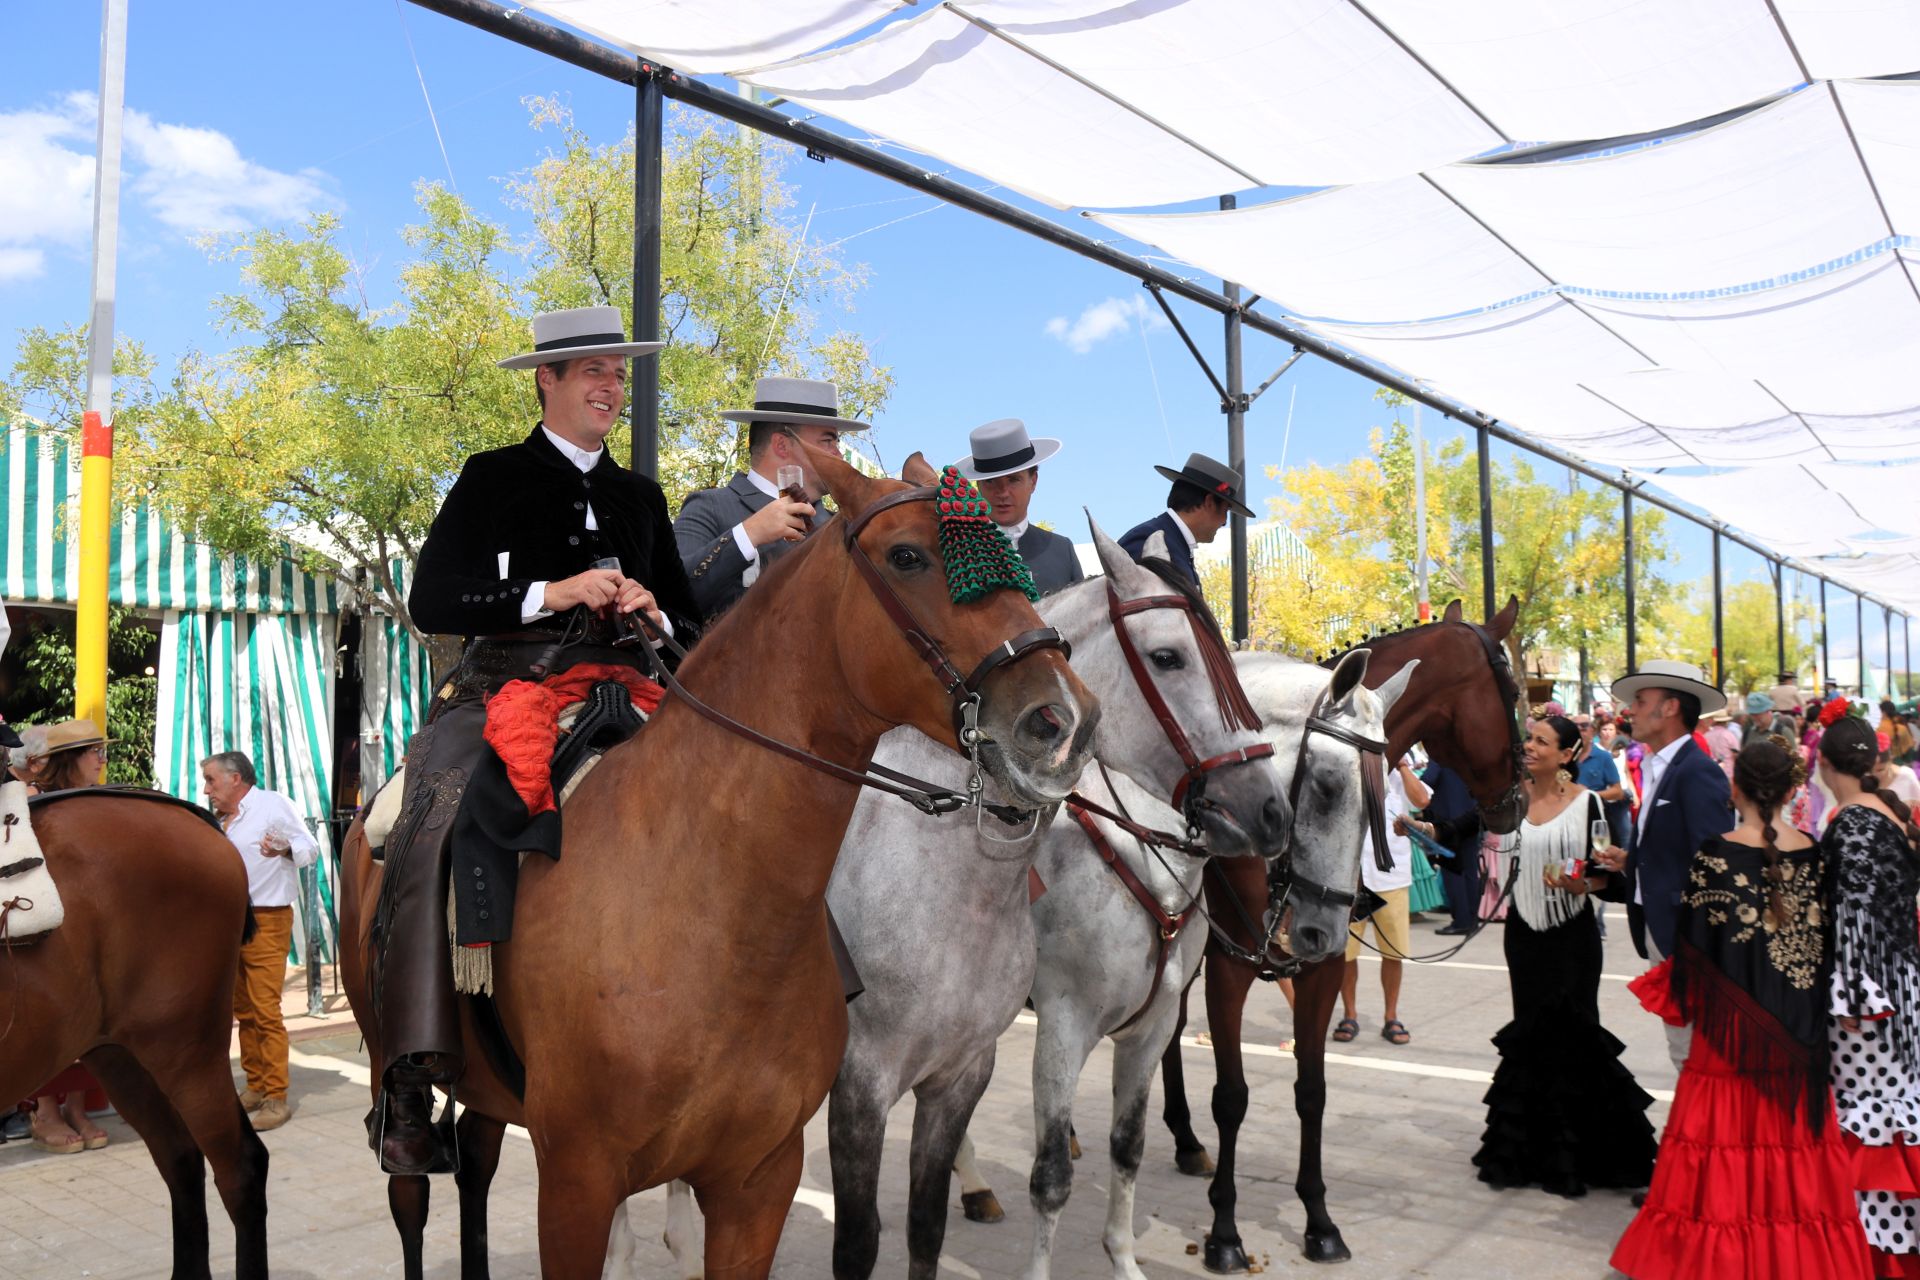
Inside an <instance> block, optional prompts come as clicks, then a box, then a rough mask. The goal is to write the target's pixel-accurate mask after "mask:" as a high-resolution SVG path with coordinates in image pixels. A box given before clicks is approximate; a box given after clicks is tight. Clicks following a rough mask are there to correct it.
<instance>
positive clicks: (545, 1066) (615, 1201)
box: [341, 453, 1098, 1280]
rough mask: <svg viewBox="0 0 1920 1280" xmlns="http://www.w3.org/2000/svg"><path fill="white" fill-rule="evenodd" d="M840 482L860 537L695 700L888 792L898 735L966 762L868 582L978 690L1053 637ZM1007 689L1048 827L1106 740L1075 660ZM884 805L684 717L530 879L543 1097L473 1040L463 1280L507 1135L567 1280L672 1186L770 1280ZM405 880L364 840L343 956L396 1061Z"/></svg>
mask: <svg viewBox="0 0 1920 1280" xmlns="http://www.w3.org/2000/svg"><path fill="white" fill-rule="evenodd" d="M814 463H815V466H816V467H817V469H818V470H819V472H820V474H821V476H822V477H823V478H824V479H825V480H826V482H827V486H828V488H829V489H830V490H831V491H832V493H833V495H834V497H835V499H836V501H837V502H838V504H839V508H840V520H839V521H838V522H836V523H835V524H834V525H831V526H829V527H828V528H827V529H826V530H824V531H823V532H822V533H821V534H819V535H817V536H815V537H813V538H811V539H809V540H808V541H807V543H806V544H804V545H803V546H802V547H800V548H799V549H798V550H796V551H794V552H793V553H792V554H790V555H787V556H785V557H783V558H782V559H781V561H780V562H779V563H778V564H777V565H776V566H775V567H774V568H773V569H772V570H771V571H770V572H769V573H768V574H767V576H766V578H765V580H764V581H762V582H760V583H759V584H758V585H757V586H756V587H755V588H754V589H753V591H751V592H750V593H748V595H747V596H746V598H745V599H744V600H743V601H742V602H741V603H740V604H739V605H738V606H736V607H735V608H734V609H733V610H732V611H731V612H730V613H729V614H728V615H727V616H726V617H725V618H724V619H722V620H721V621H720V622H719V623H718V624H717V625H715V627H714V628H713V629H712V631H711V632H710V633H709V634H708V635H707V636H706V638H705V639H704V640H702V641H701V643H700V645H699V647H698V648H697V649H696V650H695V651H694V653H693V654H692V655H691V656H690V657H689V658H688V659H687V661H686V663H685V664H684V666H683V667H682V668H681V671H680V678H681V680H682V681H683V683H684V684H685V686H686V688H687V689H688V690H689V691H690V692H691V693H692V694H694V695H695V696H697V697H699V698H700V699H703V700H704V701H705V702H707V703H708V704H709V705H711V706H712V707H714V708H716V709H718V710H719V711H721V712H724V713H725V714H727V715H729V716H732V717H734V718H735V719H737V720H739V721H742V722H745V723H746V724H748V725H751V726H752V727H753V728H754V729H757V730H759V731H760V732H761V733H764V734H767V735H770V736H771V737H773V738H776V739H778V740H780V741H781V742H784V743H789V744H793V745H795V746H798V747H801V748H803V749H805V750H806V751H809V752H812V753H814V754H815V755H817V756H823V757H825V758H827V759H829V760H832V761H836V762H838V763H840V764H843V765H847V766H851V767H856V768H858V767H864V766H865V765H866V763H867V761H868V760H869V758H870V757H871V755H872V752H873V749H874V745H875V743H876V742H878V740H879V738H880V735H881V734H882V733H884V732H885V731H886V730H887V729H889V728H892V727H893V726H895V725H900V724H911V725H914V726H915V727H916V728H918V729H920V731H921V732H923V733H925V734H927V735H929V736H931V737H934V738H936V739H938V740H941V741H947V742H953V741H955V726H954V707H953V704H952V703H951V702H950V701H949V698H948V694H947V692H946V690H945V689H944V688H943V687H942V684H941V683H940V682H939V681H936V680H935V679H933V678H931V677H930V675H929V671H928V663H927V662H926V661H925V654H924V653H923V649H924V646H923V645H918V644H910V643H909V641H908V639H907V638H906V636H905V635H904V634H903V632H902V629H901V627H900V626H899V625H898V624H897V622H896V620H895V619H894V617H892V616H890V614H889V613H888V612H887V611H886V609H885V608H883V606H882V604H881V598H882V595H881V588H880V587H879V586H877V585H876V583H875V581H873V580H870V579H868V578H866V577H864V576H863V572H864V571H863V570H862V569H861V568H860V567H859V565H858V564H857V562H856V559H855V557H856V556H864V557H866V559H867V561H868V563H869V564H870V565H871V566H872V567H873V568H874V570H875V573H876V574H877V577H878V581H879V582H881V583H884V584H885V586H886V587H888V588H890V589H891V591H892V592H894V593H897V595H898V598H899V600H900V601H901V602H903V603H904V604H905V606H906V608H907V609H908V610H909V611H910V612H911V613H912V614H913V615H914V617H915V618H916V619H917V620H918V622H919V623H920V624H922V626H923V627H924V631H925V633H926V635H927V636H928V637H930V638H931V639H932V640H934V641H935V642H937V645H938V646H939V648H941V649H944V651H945V654H946V656H947V657H948V658H950V659H951V661H952V664H953V666H954V667H955V668H957V670H958V671H960V672H966V671H971V670H973V669H974V668H975V667H976V665H978V664H980V663H981V662H982V660H983V659H985V658H986V657H987V655H988V654H989V653H990V652H992V651H994V650H996V649H1003V648H1004V647H1005V646H1006V642H1008V641H1009V640H1011V639H1013V638H1015V637H1020V636H1023V635H1024V634H1025V633H1027V632H1030V631H1033V630H1034V629H1036V628H1039V627H1040V626H1041V625H1042V624H1041V622H1040V619H1039V615H1037V614H1036V613H1035V612H1034V611H1033V608H1032V606H1031V605H1029V604H1028V603H1027V601H1026V599H1025V598H1024V597H1023V596H1021V595H1020V594H1019V593H1017V592H1014V591H1004V590H1003V591H995V592H992V593H991V594H989V595H987V596H985V597H983V598H981V599H978V600H976V601H974V602H973V603H970V604H965V605H956V604H955V603H954V602H953V599H952V597H951V595H950V593H949V587H948V584H947V581H946V578H945V575H944V573H943V569H944V562H943V561H942V558H941V550H940V547H941V543H940V540H939V537H938V536H937V532H936V525H935V512H934V504H933V503H932V502H931V501H920V500H902V499H901V497H900V495H901V494H902V493H903V492H906V491H908V489H909V486H907V485H905V484H903V483H901V482H900V481H895V480H875V479H870V478H868V477H865V476H862V475H860V474H859V473H858V472H856V471H854V470H853V469H852V468H851V467H848V466H847V465H845V464H844V463H842V462H841V461H840V460H839V459H838V458H837V457H832V456H829V455H826V454H821V453H815V454H814ZM912 492H913V493H915V494H916V495H917V496H918V497H919V498H929V497H931V494H930V493H929V492H928V491H925V490H914V491H912ZM842 522H845V523H842ZM863 524H864V530H863V531H862V526H863ZM847 529H852V530H855V531H856V535H855V536H856V540H855V541H853V542H852V543H851V544H850V543H849V540H848V539H847V538H846V537H843V532H844V531H845V530H847ZM982 690H983V701H982V704H981V707H980V720H979V723H980V728H981V729H982V731H983V732H984V733H985V734H986V736H987V738H988V739H990V742H989V744H988V746H987V748H986V749H985V750H984V751H983V752H982V757H981V758H982V763H983V764H984V765H985V766H986V767H987V768H988V769H989V770H990V771H991V772H992V773H993V774H994V776H995V777H996V779H997V780H999V781H1000V782H1001V783H1002V784H1003V785H1004V786H1005V787H1006V788H1007V789H1008V790H1009V791H1010V792H1011V793H1012V794H1013V795H1015V796H1017V797H1019V798H1021V800H1022V801H1023V802H1025V803H1029V804H1032V805H1034V806H1036V807H1038V806H1040V805H1043V804H1046V803H1050V802H1052V801H1056V800H1058V799H1060V798H1062V797H1064V796H1065V795H1066V793H1067V792H1068V791H1069V790H1070V789H1071V788H1072V785H1073V783H1074V780H1075V779H1076V778H1077V777H1078V775H1079V772H1080V769H1081V768H1082V766H1083V765H1084V764H1085V763H1086V760H1087V758H1088V755H1089V753H1090V750H1091V744H1092V738H1093V732H1092V731H1093V726H1094V723H1095V720H1096V718H1097V716H1098V708H1097V704H1096V703H1095V702H1094V700H1093V698H1092V696H1091V695H1090V694H1089V693H1088V692H1087V690H1086V688H1085V687H1084V686H1083V685H1081V683H1080V682H1079V681H1078V680H1077V679H1076V678H1075V677H1074V675H1073V673H1072V671H1071V670H1070V669H1069V668H1068V666H1067V663H1066V658H1065V655H1064V654H1062V653H1061V652H1060V651H1059V650H1058V649H1037V650H1033V651H1031V652H1029V653H1028V654H1027V656H1025V657H1022V658H1019V659H1018V660H1015V661H1011V662H1008V663H1006V664H1005V665H1002V666H1000V667H998V668H997V669H996V670H994V672H993V673H992V674H991V675H990V676H988V677H987V678H986V681H985V684H984V685H983V686H982ZM858 793H859V788H858V787H857V786H855V785H853V784H851V783H847V782H842V781H838V780H835V779H833V778H831V777H829V776H826V775H823V774H822V773H819V772H816V771H815V770H813V769H811V768H808V767H806V766H805V765H803V764H800V763H798V762H795V761H793V760H790V759H788V758H786V757H784V756H781V755H778V754H775V753H774V752H773V751H771V750H769V749H767V748H765V747H763V746H759V745H754V744H752V743H749V742H747V741H744V740H743V739H742V738H740V737H739V736H736V735H734V734H732V733H730V732H728V731H727V730H725V729H723V728H721V727H719V726H717V725H715V724H714V723H712V722H711V721H709V720H707V719H704V718H702V716H701V715H699V714H698V713H697V712H695V711H694V710H693V709H692V708H690V707H689V706H688V704H687V703H686V702H685V701H684V700H682V699H681V698H679V697H678V696H669V697H668V698H667V700H666V702H665V703H664V704H663V705H662V706H661V708H660V710H659V711H658V713H657V714H656V715H655V716H654V718H653V721H652V723H650V724H649V725H648V726H647V728H646V729H645V730H644V731H642V732H641V733H640V734H639V735H638V736H637V737H635V738H633V739H632V740H631V741H629V742H627V743H625V744H623V745H622V746H620V747H617V748H615V749H614V750H613V751H611V752H609V753H608V754H607V756H606V758H605V760H604V761H603V762H602V763H601V765H600V767H599V768H598V769H596V770H595V771H594V772H593V773H592V774H591V775H590V776H589V777H588V778H587V780H586V782H585V783H584V784H582V786H581V787H580V788H579V790H578V792H577V793H576V794H575V795H574V796H573V797H572V799H571V800H570V801H569V803H568V808H567V818H566V834H565V839H564V846H563V853H562V856H561V857H560V859H559V860H558V861H557V862H552V861H548V860H546V859H544V858H533V859H530V860H528V862H527V863H526V865H525V867H524V868H523V869H522V872H521V878H520V887H519V894H518V904H517V907H516V910H515V915H514V934H513V938H512V940H511V941H510V942H507V943H504V944H502V945H499V946H496V947H495V948H494V949H493V950H494V961H493V963H494V982H495V992H496V995H495V1000H496V1004H497V1007H498V1012H499V1015H500V1018H501V1021H502V1023H503V1025H504V1027H505V1030H506V1032H507V1035H508V1037H509V1039H510V1040H511V1043H512V1045H513V1047H514V1049H515V1050H516V1051H517V1052H518V1053H519V1055H520V1057H521V1058H522V1059H523V1060H524V1062H525V1066H526V1091H525V1096H524V1097H516V1096H515V1095H514V1093H513V1092H512V1090H511V1089H509V1088H508V1087H507V1086H506V1085H505V1084H504V1083H503V1082H502V1081H501V1079H500V1077H499V1076H498V1074H497V1073H496V1072H495V1071H493V1070H492V1069H491V1068H490V1067H489V1065H488V1058H487V1056H486V1054H485V1052H484V1051H483V1049H482V1047H481V1045H480V1043H479V1042H477V1041H476V1040H475V1038H474V1035H473V1025H472V1020H471V1010H469V1011H468V1013H467V1015H466V1016H465V1020H466V1022H467V1026H466V1028H465V1030H466V1041H467V1053H466V1073H465V1076H464V1078H463V1079H462V1080H460V1081H459V1082H458V1085H457V1093H458V1095H459V1097H460V1098H461V1100H462V1101H463V1102H464V1103H465V1104H466V1106H467V1111H466V1114H465V1116H464V1117H463V1118H462V1119H461V1122H460V1130H459V1132H460V1155H461V1171H460V1173H459V1175H458V1186H459V1188H460V1200H461V1210H462V1213H461V1218H462V1233H461V1244H462V1248H461V1252H462V1274H463V1275H464V1276H467V1277H475V1276H484V1275H485V1274H486V1259H485V1247H486V1244H485V1217H484V1213H485V1196H486V1184H487V1182H488V1180H489V1179H490V1178H491V1176H492V1173H493V1169H494V1167H495V1165H496V1163H497V1161H498V1157H499V1147H500V1135H501V1131H502V1126H503V1125H504V1124H507V1123H516V1124H523V1125H525V1126H526V1127H527V1129H528V1131H529V1132H530V1134H531V1136H532V1139H533V1146H534V1154H535V1158H536V1160H537V1161H538V1164H539V1169H540V1199H539V1230H540V1261H541V1272H542V1274H543V1275H545V1276H547V1277H549V1280H598V1277H599V1276H600V1274H601V1268H602V1264H603V1261H604V1258H605V1254H606V1249H607V1239H608V1228H609V1226H610V1224H611V1222H612V1220H613V1215H614V1210H615V1209H616V1208H617V1207H618V1206H619V1205H620V1203H621V1202H622V1201H623V1200H625V1199H626V1197H627V1196H629V1195H631V1194H633V1193H634V1192H637V1191H640V1190H642V1189H644V1188H647V1187H650V1186H655V1185H658V1184H660V1183H663V1182H666V1181H668V1180H669V1179H673V1178H680V1179H683V1180H684V1181H686V1182H688V1183H690V1184H691V1185H692V1187H693V1189H694V1192H695V1194H696V1196H697V1197H698V1198H699V1203H700V1208H701V1210H702V1211H703V1213H704V1214H705V1217H706V1224H707V1240H706V1274H707V1275H708V1277H710V1280H750V1278H759V1277H764V1276H766V1275H767V1274H768V1271H769V1270H770V1268H771V1267H772V1265H773V1256H774V1251H775V1248H776V1247H777V1246H778V1244H779V1241H780V1233H781V1229H782V1227H783V1226H784V1224H785V1222H786V1217H787V1211H788V1207H789V1205H790V1204H791V1202H792V1200H793V1193H794V1189H795V1188H796V1187H797V1186H798V1185H799V1181H800V1169H801V1156H802V1142H803V1128H804V1126H805V1124H806V1122H807V1120H808V1118H809V1117H810V1116H812V1115H813V1113H814V1112H815V1111H816V1110H817V1109H818V1108H819V1106H820V1104H821V1102H822V1101H823V1100H824V1099H825V1097H826V1095H827V1091H828V1089H829V1088H830V1087H831V1086H832V1084H833V1078H834V1074H835V1072H836V1071H837V1070H838V1069H839V1066H840V1059H841V1055H842V1052H843V1050H844V1046H845V1041H846V1034H847V1015H846V1007H845V1003H844V1000H843V997H842V994H841V985H840V980H839V977H838V975H837V973H836V971H835V967H834V962H833V958H832V955H831V953H830V951H829V947H828V942H827V917H826V909H825V898H826V889H827V881H828V878H829V876H830V875H831V873H832V870H833V862H834V857H835V855H836V853H837V852H838V851H839V847H840V842H841V838H842V835H843V833H844V831H845V829H846V826H847V822H848V819H849V818H850V817H851V815H852V813H853V806H854V801H855V800H856V798H857V797H858ZM380 875H381V869H380V867H378V866H376V865H375V864H373V863H372V861H371V860H370V859H369V857H368V853H367V848H366V843H365V840H364V837H363V835H362V833H361V831H360V829H359V827H358V825H357V824H356V827H355V828H354V830H353V832H351V833H350V834H349V837H348V844H347V850H346V858H345V866H344V879H345V886H344V893H343V895H342V907H341V929H342V933H343V936H346V937H348V938H351V939H354V940H355V941H356V942H358V943H359V944H360V945H358V946H348V947H347V948H345V950H344V957H345V961H346V963H345V965H344V968H345V970H346V981H347V990H348V994H349V997H350V998H351V1000H352V1002H353V1006H354V1009H355V1010H356V1012H357V1013H359V1015H360V1020H361V1026H362V1028H363V1029H364V1030H365V1031H366V1034H367V1040H368V1046H369V1050H370V1051H371V1052H372V1054H373V1059H374V1061H376V1062H377V1061H379V1060H380V1050H379V1034H380V1030H379V1026H378V1023H377V1021H376V1020H375V1019H374V1018H372V1017H371V1016H369V1014H370V1010H371V1007H372V1006H371V1003H370V1001H369V999H368V996H369V991H368V987H367V975H366V972H365V970H364V967H363V966H364V959H365V956H366V950H365V948H366V942H367V937H368V929H369V927H370V919H369V917H370V914H371V909H372V906H373V904H374V903H375V902H376V901H377V898H378V894H379V884H380ZM425 1183H426V1179H425V1178H417V1179H416V1178H395V1179H393V1180H392V1181H391V1182H390V1183H389V1195H390V1199H391V1201H392V1203H393V1206H394V1211H395V1220H396V1222H397V1223H398V1225H399V1226H400V1229H401V1233H402V1236H403V1240H405V1242H406V1248H407V1251H408V1256H407V1259H406V1263H407V1268H408V1271H407V1274H408V1275H409V1276H417V1275H418V1274H419V1256H418V1238H419V1237H418V1230H419V1225H420V1224H422V1223H424V1219H425V1212H426V1188H425Z"/></svg>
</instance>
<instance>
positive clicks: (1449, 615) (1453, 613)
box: [1440, 596, 1462, 622]
mask: <svg viewBox="0 0 1920 1280" xmlns="http://www.w3.org/2000/svg"><path fill="white" fill-rule="evenodd" d="M1461 616H1462V615H1461V613H1460V598H1459V597H1458V596H1455V597H1454V599H1453V603H1451V604H1449V605H1448V606H1447V611H1446V612H1445V613H1443V614H1441V615H1440V621H1442V622H1459V621H1460V620H1461Z"/></svg>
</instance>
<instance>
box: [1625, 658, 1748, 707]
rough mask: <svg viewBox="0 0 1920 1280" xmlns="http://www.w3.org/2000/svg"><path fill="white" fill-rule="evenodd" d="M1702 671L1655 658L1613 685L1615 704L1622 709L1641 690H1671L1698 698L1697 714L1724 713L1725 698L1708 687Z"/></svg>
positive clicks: (1689, 665) (1688, 665)
mask: <svg viewBox="0 0 1920 1280" xmlns="http://www.w3.org/2000/svg"><path fill="white" fill-rule="evenodd" d="M1705 674H1706V673H1705V672H1703V671H1701V670H1700V668H1698V667H1696V666H1694V665H1693V664H1692V663H1691V662H1675V661H1673V660H1672V659H1670V658H1655V659H1654V660H1653V661H1651V662H1647V663H1643V664H1641V667H1640V669H1639V670H1638V671H1636V672H1634V673H1633V674H1632V675H1629V676H1622V677H1620V678H1619V679H1618V680H1615V681H1614V682H1613V689H1612V693H1613V697H1614V701H1616V702H1618V703H1620V704H1621V705H1622V706H1625V705H1626V704H1627V703H1629V702H1632V701H1633V697H1634V695H1635V694H1637V693H1639V692H1640V691H1641V690H1642V689H1671V690H1673V691H1674V692H1675V693H1690V694H1692V695H1693V696H1694V697H1696V698H1698V699H1700V714H1701V715H1703V716H1704V715H1709V714H1711V713H1712V712H1715V711H1720V710H1724V709H1725V707H1726V705H1727V695H1726V694H1724V693H1722V692H1720V691H1719V690H1718V689H1716V688H1714V687H1713V686H1712V685H1710V684H1708V683H1707V682H1706V679H1705Z"/></svg>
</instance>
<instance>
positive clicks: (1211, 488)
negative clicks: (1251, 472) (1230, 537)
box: [1154, 453, 1253, 520]
mask: <svg viewBox="0 0 1920 1280" xmlns="http://www.w3.org/2000/svg"><path fill="white" fill-rule="evenodd" d="M1154 470H1155V471H1158V472H1159V473H1160V474H1161V475H1163V476H1165V477H1166V478H1167V479H1169V480H1184V481H1186V482H1187V483H1188V484H1190V485H1192V486H1193V487H1194V488H1196V489H1199V490H1200V491H1201V492H1203V493H1208V494H1211V495H1213V496H1214V497H1216V498H1219V499H1220V500H1221V501H1222V502H1224V503H1226V504H1227V505H1228V506H1230V507H1232V508H1233V509H1234V510H1235V511H1238V512H1239V513H1240V514H1241V515H1243V516H1245V517H1247V518H1248V519H1249V520H1251V519H1253V508H1252V507H1249V506H1248V505H1247V502H1246V498H1247V485H1246V481H1244V480H1242V479H1241V478H1240V473H1239V472H1238V471H1235V470H1234V469H1233V468H1232V467H1229V466H1228V465H1227V464H1226V463H1224V462H1215V461H1214V460H1213V459H1212V458H1209V457H1208V456H1207V455H1206V454H1204V453H1190V454H1188V455H1187V465H1186V466H1184V467H1182V468H1180V469H1179V470H1178V471H1175V470H1174V469H1173V468H1172V467H1162V466H1158V465H1156V466H1155V467H1154Z"/></svg>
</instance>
